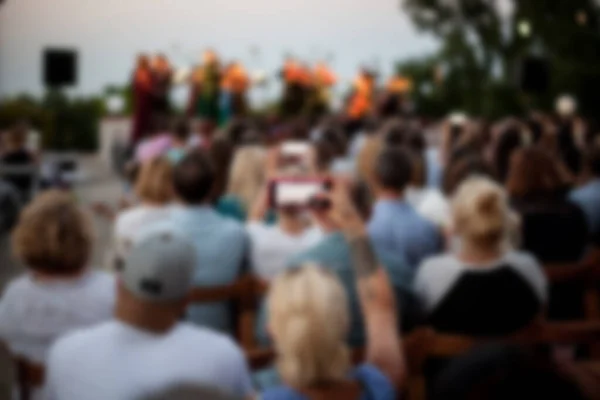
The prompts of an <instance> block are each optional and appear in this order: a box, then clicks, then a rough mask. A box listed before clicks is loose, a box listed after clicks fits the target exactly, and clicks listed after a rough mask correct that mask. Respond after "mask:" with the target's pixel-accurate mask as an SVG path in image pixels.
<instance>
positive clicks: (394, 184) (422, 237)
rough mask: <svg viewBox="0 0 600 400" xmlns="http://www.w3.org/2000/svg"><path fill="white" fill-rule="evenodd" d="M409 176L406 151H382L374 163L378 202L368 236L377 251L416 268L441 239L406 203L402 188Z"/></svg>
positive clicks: (433, 250) (437, 246)
mask: <svg viewBox="0 0 600 400" xmlns="http://www.w3.org/2000/svg"><path fill="white" fill-rule="evenodd" d="M411 177H412V166H411V162H410V155H409V153H408V152H407V151H406V150H404V149H400V148H390V149H385V150H383V152H382V153H381V154H380V155H379V157H378V158H377V160H376V162H375V184H376V191H375V197H376V199H377V202H376V203H375V207H374V209H373V216H372V217H371V221H370V222H369V236H370V238H371V240H372V242H373V245H374V246H375V248H376V249H377V250H384V251H386V252H389V253H396V254H398V255H401V256H402V257H404V258H405V259H406V261H407V262H408V263H409V265H410V266H411V267H413V268H417V266H418V265H419V264H420V263H421V261H423V259H425V258H426V257H428V256H431V255H434V254H436V253H437V252H439V251H440V250H441V249H442V239H441V235H440V232H439V231H438V230H437V229H436V227H435V226H434V225H433V224H432V223H431V222H429V221H427V220H426V219H425V218H423V217H422V216H420V215H419V214H418V213H417V212H416V211H415V210H414V209H413V207H412V206H410V204H408V203H407V202H406V200H405V197H404V196H405V190H406V188H407V186H408V184H409V183H410V181H411Z"/></svg>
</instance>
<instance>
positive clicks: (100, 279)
mask: <svg viewBox="0 0 600 400" xmlns="http://www.w3.org/2000/svg"><path fill="white" fill-rule="evenodd" d="M115 281H116V278H115V275H114V274H111V273H109V272H106V271H100V270H97V269H95V270H93V271H90V273H89V282H90V285H93V286H96V287H101V288H107V289H111V290H112V289H113V288H114V285H115Z"/></svg>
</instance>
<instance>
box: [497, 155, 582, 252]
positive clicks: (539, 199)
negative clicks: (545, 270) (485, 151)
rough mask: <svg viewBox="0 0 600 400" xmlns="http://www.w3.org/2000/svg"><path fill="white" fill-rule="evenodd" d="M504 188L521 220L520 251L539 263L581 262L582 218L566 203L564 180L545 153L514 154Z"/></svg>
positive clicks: (566, 194)
mask: <svg viewBox="0 0 600 400" xmlns="http://www.w3.org/2000/svg"><path fill="white" fill-rule="evenodd" d="M506 188H507V190H508V194H509V196H510V199H511V202H512V206H513V208H514V209H515V210H516V211H517V212H518V213H519V215H520V217H521V238H522V246H521V247H522V249H523V250H526V251H528V252H530V253H532V254H533V255H534V256H536V258H537V259H538V260H539V261H540V262H542V263H568V262H574V261H578V260H580V259H581V257H582V256H583V253H584V251H585V249H586V246H587V243H588V228H587V223H586V220H585V216H584V214H583V212H582V211H581V209H580V208H579V207H578V206H576V205H575V204H573V203H571V202H570V201H569V200H568V192H567V189H568V187H566V185H565V179H564V178H563V177H562V176H561V174H560V171H559V169H558V166H557V162H556V161H555V160H554V159H552V157H551V156H550V155H549V154H548V153H546V152H544V151H543V150H541V149H538V148H535V147H530V148H526V149H521V150H519V151H517V152H516V153H515V154H514V156H513V158H512V159H511V164H510V170H509V174H508V175H507V181H506Z"/></svg>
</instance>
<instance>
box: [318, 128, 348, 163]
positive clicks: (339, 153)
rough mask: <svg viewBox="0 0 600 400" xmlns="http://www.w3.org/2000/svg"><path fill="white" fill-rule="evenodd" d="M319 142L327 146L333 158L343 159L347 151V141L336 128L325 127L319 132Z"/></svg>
mask: <svg viewBox="0 0 600 400" xmlns="http://www.w3.org/2000/svg"><path fill="white" fill-rule="evenodd" d="M320 140H322V141H324V142H325V143H327V144H328V145H329V147H330V148H331V150H332V151H333V156H334V157H344V156H345V155H346V152H347V150H348V141H347V140H346V137H345V136H344V133H343V132H342V131H341V130H340V129H338V128H337V127H336V126H328V127H325V128H324V129H323V130H322V132H321V138H320Z"/></svg>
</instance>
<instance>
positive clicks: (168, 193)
mask: <svg viewBox="0 0 600 400" xmlns="http://www.w3.org/2000/svg"><path fill="white" fill-rule="evenodd" d="M135 193H136V194H137V196H138V197H139V198H140V200H142V201H144V202H150V203H154V204H159V205H164V204H167V203H169V202H170V201H171V200H173V197H174V195H173V167H172V165H171V163H170V162H169V161H168V160H167V159H165V158H154V159H152V160H150V161H147V162H145V163H143V164H142V165H141V167H140V173H139V175H138V177H137V179H136V182H135Z"/></svg>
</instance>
